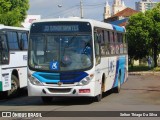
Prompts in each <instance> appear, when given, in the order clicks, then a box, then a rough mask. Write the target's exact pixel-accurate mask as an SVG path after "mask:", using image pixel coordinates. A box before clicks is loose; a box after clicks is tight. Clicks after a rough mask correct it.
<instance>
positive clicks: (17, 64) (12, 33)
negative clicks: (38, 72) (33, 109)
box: [0, 25, 29, 96]
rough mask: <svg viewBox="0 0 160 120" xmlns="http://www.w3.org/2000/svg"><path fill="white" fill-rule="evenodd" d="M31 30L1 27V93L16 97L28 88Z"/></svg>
mask: <svg viewBox="0 0 160 120" xmlns="http://www.w3.org/2000/svg"><path fill="white" fill-rule="evenodd" d="M28 33H29V29H25V28H20V27H11V26H5V25H0V93H1V95H5V96H6V95H7V96H15V95H16V94H17V93H18V91H19V88H24V87H27V49H28Z"/></svg>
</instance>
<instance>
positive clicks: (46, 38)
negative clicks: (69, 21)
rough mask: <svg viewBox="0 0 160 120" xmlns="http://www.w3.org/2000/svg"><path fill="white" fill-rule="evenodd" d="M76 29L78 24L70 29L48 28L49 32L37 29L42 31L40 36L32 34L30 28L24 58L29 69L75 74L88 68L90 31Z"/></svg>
mask: <svg viewBox="0 0 160 120" xmlns="http://www.w3.org/2000/svg"><path fill="white" fill-rule="evenodd" d="M46 26H47V25H46ZM80 27H81V25H79V24H78V25H77V24H76V25H71V27H70V26H69V25H63V26H62V25H59V26H56V27H54V26H53V25H52V28H50V27H49V28H48V27H42V26H41V28H44V29H43V31H41V32H43V34H41V33H40V32H39V31H37V32H36V33H33V34H32V28H31V33H30V43H29V56H28V57H29V62H28V63H29V67H30V69H35V70H43V71H75V70H86V69H89V68H90V67H92V65H93V59H92V58H93V57H92V54H93V48H92V37H91V31H87V32H80ZM85 27H86V26H85ZM89 27H90V26H89ZM90 29H91V28H90ZM60 31H62V32H60ZM81 31H82V30H81ZM34 32H35V31H34Z"/></svg>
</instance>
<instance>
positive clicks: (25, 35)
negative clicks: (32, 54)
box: [22, 33, 28, 50]
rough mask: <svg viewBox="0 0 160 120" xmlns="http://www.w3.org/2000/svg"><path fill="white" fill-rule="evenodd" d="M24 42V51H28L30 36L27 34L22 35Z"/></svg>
mask: <svg viewBox="0 0 160 120" xmlns="http://www.w3.org/2000/svg"><path fill="white" fill-rule="evenodd" d="M22 40H23V49H24V50H27V49H28V34H27V33H22Z"/></svg>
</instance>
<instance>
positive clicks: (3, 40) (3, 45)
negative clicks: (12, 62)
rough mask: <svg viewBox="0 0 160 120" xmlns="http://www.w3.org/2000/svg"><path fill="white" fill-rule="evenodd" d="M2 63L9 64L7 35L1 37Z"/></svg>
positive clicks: (0, 57) (0, 54)
mask: <svg viewBox="0 0 160 120" xmlns="http://www.w3.org/2000/svg"><path fill="white" fill-rule="evenodd" d="M0 63H1V64H8V63H9V50H8V46H7V41H6V36H5V35H0Z"/></svg>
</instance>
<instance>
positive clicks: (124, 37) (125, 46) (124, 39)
mask: <svg viewBox="0 0 160 120" xmlns="http://www.w3.org/2000/svg"><path fill="white" fill-rule="evenodd" d="M123 49H124V51H123V52H124V53H127V40H126V35H125V34H123Z"/></svg>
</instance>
